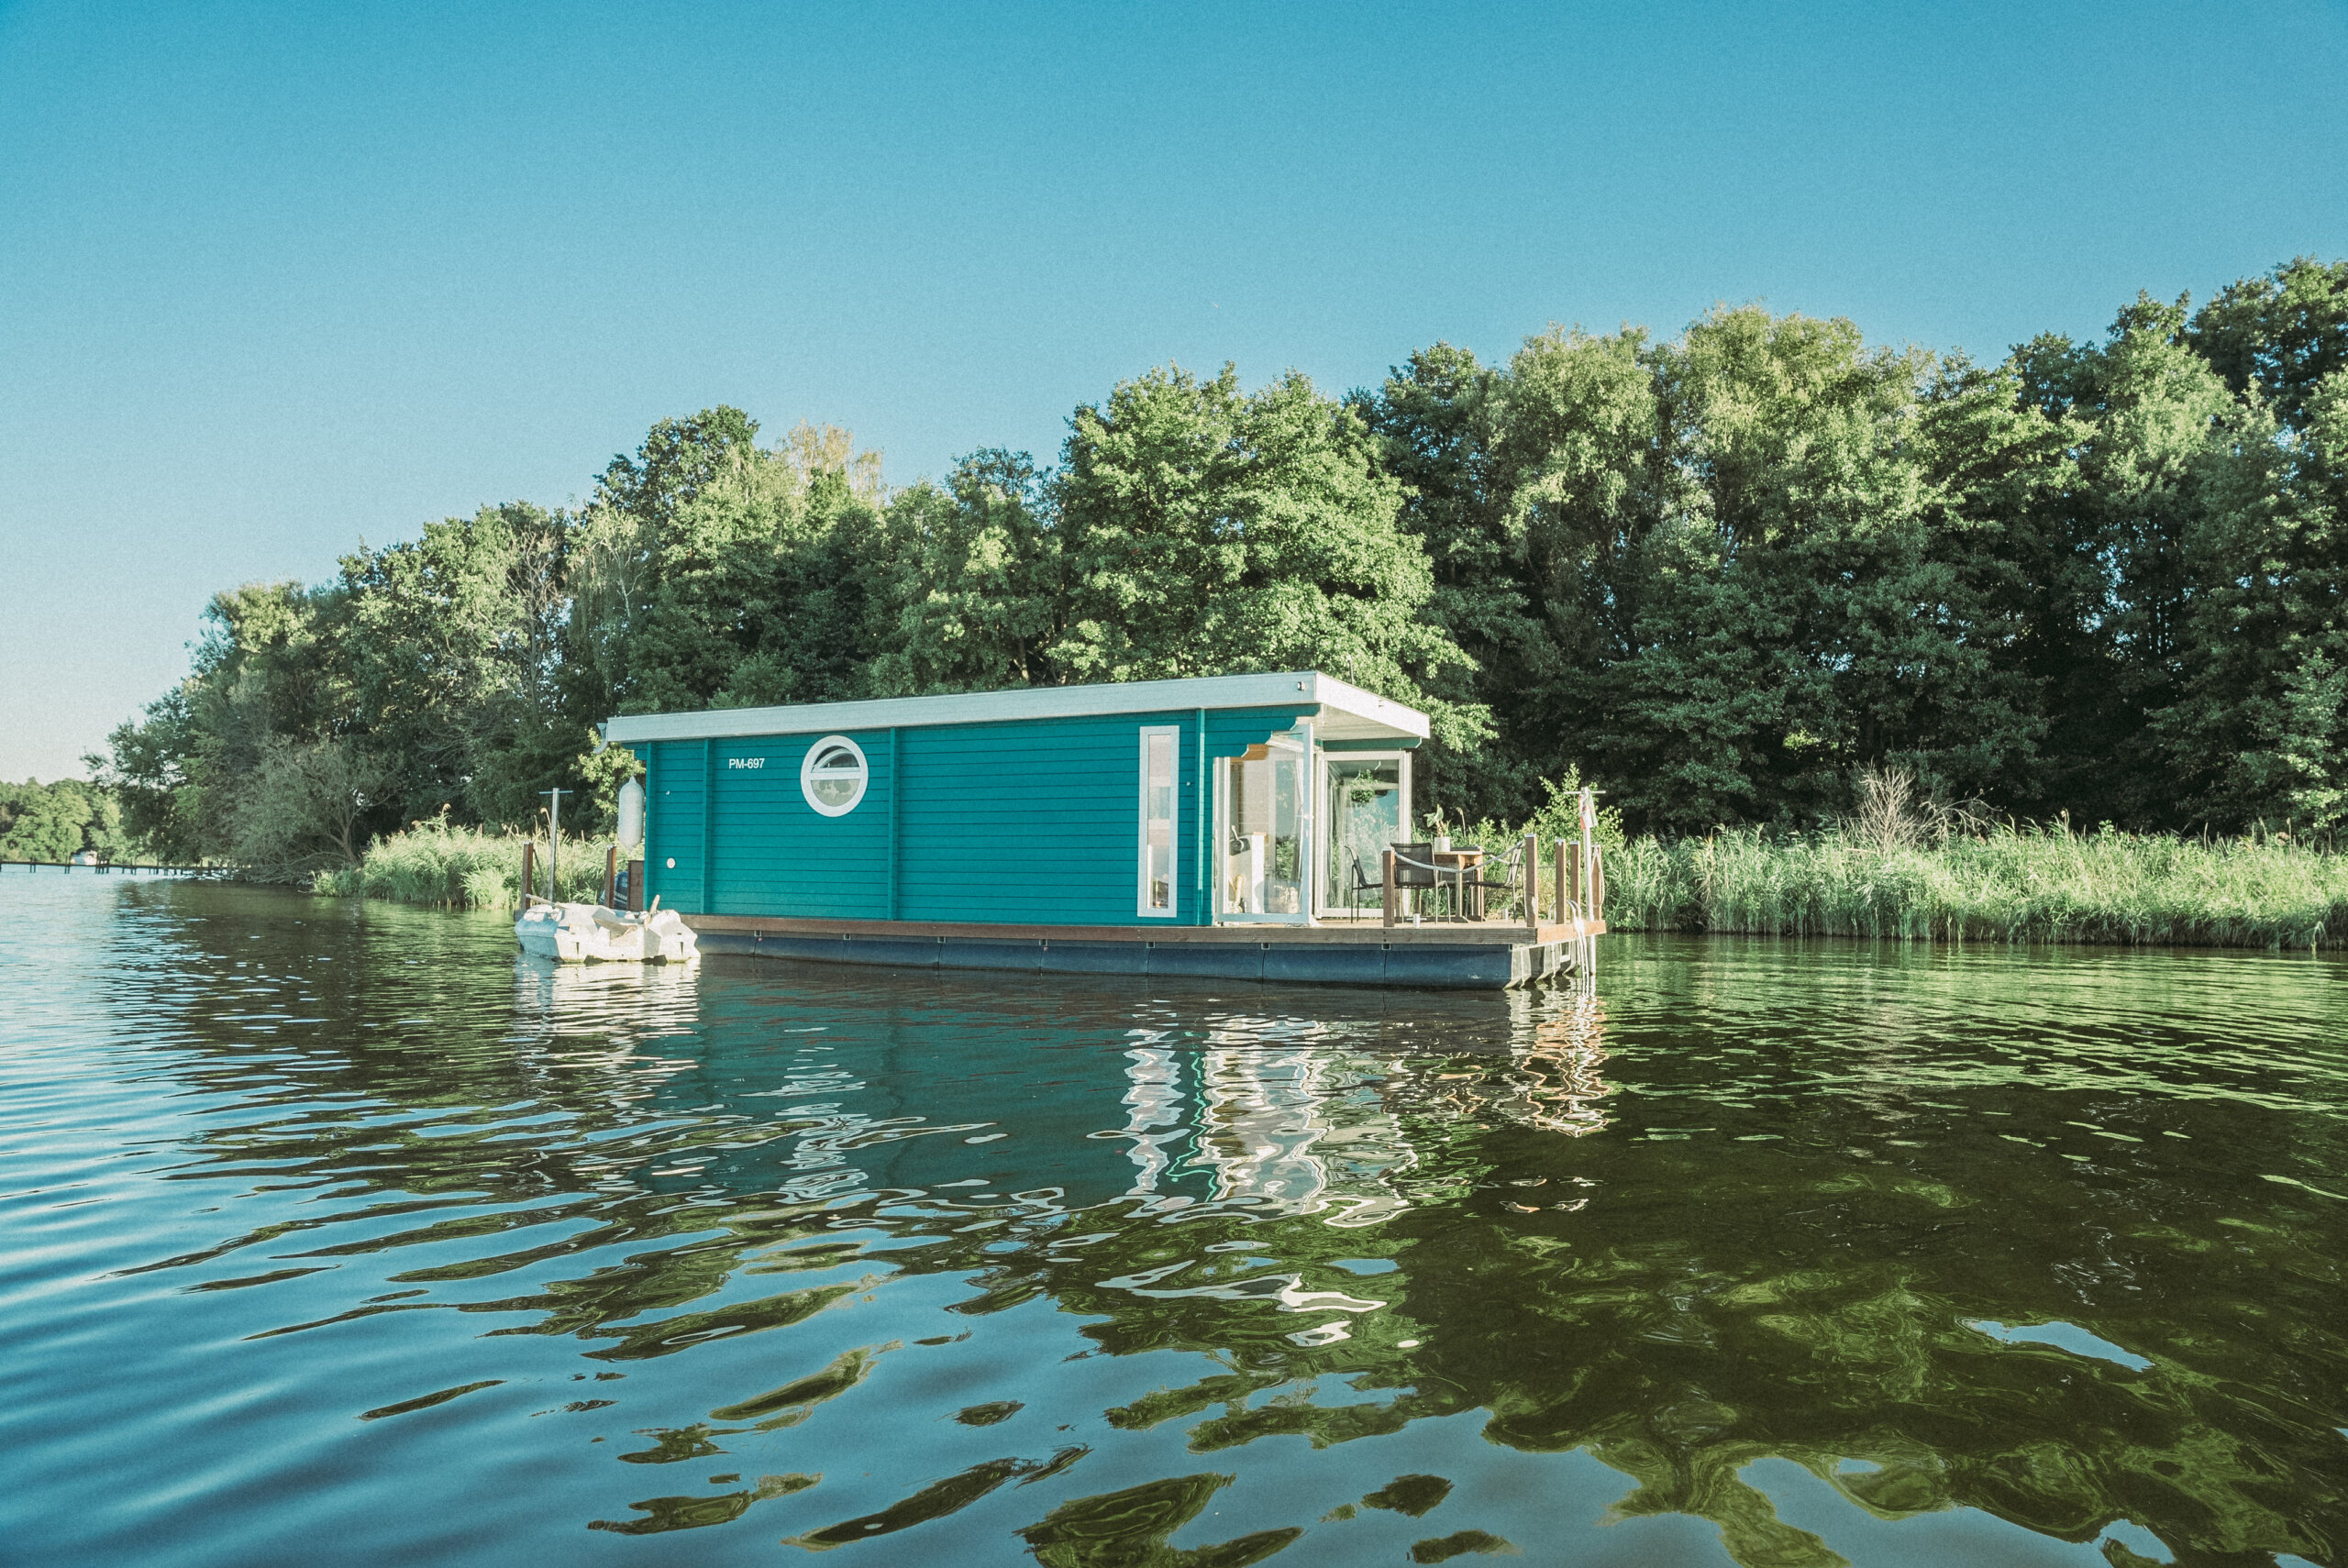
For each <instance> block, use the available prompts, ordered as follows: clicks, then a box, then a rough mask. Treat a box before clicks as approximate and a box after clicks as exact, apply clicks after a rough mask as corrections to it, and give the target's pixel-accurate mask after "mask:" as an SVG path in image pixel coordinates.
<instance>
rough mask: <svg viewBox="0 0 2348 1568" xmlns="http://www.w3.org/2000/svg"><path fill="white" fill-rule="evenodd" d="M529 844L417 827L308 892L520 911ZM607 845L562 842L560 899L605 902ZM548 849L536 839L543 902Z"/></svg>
mask: <svg viewBox="0 0 2348 1568" xmlns="http://www.w3.org/2000/svg"><path fill="white" fill-rule="evenodd" d="M526 842H527V841H526V840H525V839H524V837H523V836H522V835H521V834H505V833H484V832H482V830H481V829H479V828H463V827H450V826H449V824H448V823H445V822H438V821H433V822H425V823H416V824H415V826H414V827H411V828H409V829H407V830H406V831H405V832H404V833H396V834H392V835H391V836H390V837H388V838H379V839H377V840H376V841H375V842H374V843H373V844H372V845H369V846H368V849H367V854H366V856H364V857H363V858H362V859H361V860H360V864H359V866H358V867H356V868H355V869H345V870H335V871H321V872H319V873H318V875H317V877H316V878H315V879H314V880H313V881H312V883H311V890H312V891H314V892H319V893H331V894H338V895H339V896H341V897H344V898H370V899H389V900H393V901H395V902H398V903H404V904H438V905H442V906H451V907H455V908H459V909H482V910H510V909H517V908H519V907H520V906H521V902H522V845H524V844H525V843H526ZM611 843H612V841H611V840H609V839H574V838H568V837H566V838H565V839H564V840H563V841H562V854H561V856H559V861H558V871H559V875H560V878H561V882H560V890H559V893H558V895H557V896H558V897H559V898H560V899H563V900H575V901H579V902H585V903H593V902H594V901H595V900H599V899H601V898H602V897H603V896H604V851H605V850H606V849H608V848H610V847H611ZM546 850H547V846H546V842H545V841H544V840H543V839H541V840H540V841H539V842H538V856H537V884H538V885H537V887H536V888H534V889H531V891H533V892H535V893H537V894H538V895H540V896H541V897H543V896H544V895H545V893H546V877H547V860H546Z"/></svg>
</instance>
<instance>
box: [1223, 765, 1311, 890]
mask: <svg viewBox="0 0 2348 1568" xmlns="http://www.w3.org/2000/svg"><path fill="white" fill-rule="evenodd" d="M1304 756H1305V749H1304V746H1303V745H1301V744H1300V743H1298V742H1295V741H1290V740H1287V739H1286V738H1285V737H1282V738H1280V739H1275V740H1273V741H1272V742H1270V743H1268V745H1257V746H1250V747H1249V748H1248V749H1247V752H1246V755H1245V756H1234V757H1227V758H1225V759H1224V761H1223V762H1222V764H1221V765H1220V766H1219V767H1218V768H1217V770H1216V771H1217V773H1218V774H1219V775H1220V777H1219V778H1218V779H1217V784H1218V794H1219V796H1220V798H1221V800H1222V802H1223V818H1224V831H1223V834H1222V840H1223V854H1222V856H1221V860H1222V864H1221V867H1220V870H1219V873H1218V875H1217V876H1216V878H1215V886H1216V903H1215V907H1216V912H1218V913H1220V914H1224V915H1242V916H1246V915H1253V916H1257V917H1261V918H1265V919H1273V920H1277V919H1279V918H1281V917H1284V916H1285V917H1288V918H1290V919H1294V920H1298V921H1301V920H1302V919H1304V917H1305V907H1304V901H1305V896H1306V888H1305V881H1304V877H1305V848H1306V845H1305V823H1306V822H1307V821H1308V820H1309V818H1310V816H1311V810H1310V804H1311V803H1310V799H1309V796H1308V794H1307V792H1306V787H1305V781H1304V778H1305V775H1304V766H1305V765H1304Z"/></svg>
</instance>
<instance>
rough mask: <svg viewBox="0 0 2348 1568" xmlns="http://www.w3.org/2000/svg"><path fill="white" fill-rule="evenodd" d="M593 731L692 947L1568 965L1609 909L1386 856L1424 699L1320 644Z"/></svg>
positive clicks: (1265, 962)
mask: <svg viewBox="0 0 2348 1568" xmlns="http://www.w3.org/2000/svg"><path fill="white" fill-rule="evenodd" d="M604 733H605V736H606V738H607V739H609V740H611V741H612V742H614V743H615V744H619V745H627V746H630V747H632V748H633V749H634V750H635V751H636V752H637V755H638V756H641V757H643V758H644V759H645V760H646V763H647V767H648V777H647V779H646V801H647V808H648V809H647V813H646V815H647V821H646V824H645V847H644V850H643V863H642V864H643V868H644V869H643V874H642V878H641V880H640V881H639V882H638V883H637V886H638V888H639V889H640V892H639V894H638V896H637V900H636V901H637V902H641V901H642V900H644V899H646V898H648V897H654V896H657V897H658V898H659V900H660V903H661V905H662V907H663V908H667V909H671V910H675V911H678V912H679V913H681V914H682V915H683V916H684V917H685V918H686V921H687V923H689V924H690V925H692V928H693V929H694V931H695V932H696V933H698V934H699V937H700V940H701V945H702V947H703V951H705V952H728V951H733V952H747V953H759V954H768V955H775V956H779V957H792V958H817V959H826V960H831V961H836V962H846V963H864V964H887V965H910V966H946V967H956V968H1010V969H1024V970H1030V971H1039V972H1071V973H1073V972H1091V973H1103V972H1106V973H1127V974H1139V975H1191V976H1202V977H1213V978H1224V979H1257V980H1272V981H1329V982H1340V983H1351V984H1368V985H1406V986H1457V987H1490V988H1499V987H1505V986H1510V985H1515V984H1521V983H1523V982H1524V981H1526V980H1530V979H1535V978H1540V977H1545V976H1547V975H1552V974H1556V973H1558V972H1559V971H1561V970H1564V969H1567V968H1571V967H1574V966H1576V965H1577V963H1578V964H1580V965H1581V966H1583V967H1584V968H1585V969H1586V967H1587V962H1588V954H1589V940H1588V939H1589V937H1591V936H1594V935H1595V934H1596V933H1598V932H1599V931H1601V930H1602V929H1603V927H1602V925H1600V923H1599V922H1596V921H1594V920H1590V919H1578V918H1566V919H1562V920H1552V921H1550V922H1546V923H1544V922H1540V921H1539V920H1538V918H1537V916H1538V914H1539V913H1540V912H1541V911H1540V909H1539V906H1540V905H1541V904H1542V903H1543V902H1544V901H1545V900H1542V899H1541V898H1540V896H1539V892H1538V889H1537V888H1535V887H1534V886H1533V885H1534V884H1537V883H1538V882H1539V880H1540V878H1539V877H1538V875H1537V874H1536V868H1535V867H1534V866H1533V863H1532V861H1533V857H1532V856H1531V855H1530V854H1529V853H1527V854H1523V855H1519V856H1516V857H1515V859H1514V860H1511V859H1509V857H1508V856H1507V855H1505V854H1503V855H1499V856H1479V857H1477V858H1476V867H1474V868H1481V869H1482V870H1483V871H1484V872H1485V873H1486V874H1479V875H1472V876H1471V875H1468V874H1467V872H1464V871H1462V870H1460V869H1458V868H1457V866H1455V867H1454V868H1453V869H1452V871H1451V873H1450V877H1449V881H1450V882H1451V883H1452V884H1453V885H1452V886H1444V885H1443V884H1444V883H1445V872H1444V871H1443V870H1442V869H1440V868H1438V869H1436V870H1434V871H1433V872H1432V873H1425V872H1422V871H1421V868H1422V867H1424V866H1426V864H1427V862H1425V861H1422V860H1419V859H1417V858H1416V857H1414V856H1410V855H1408V854H1405V855H1404V856H1402V857H1401V860H1402V867H1401V869H1400V870H1397V869H1395V858H1394V856H1393V855H1392V854H1390V852H1391V851H1393V850H1394V849H1395V847H1396V846H1397V845H1402V844H1404V843H1405V842H1406V841H1407V840H1408V839H1409V837H1410V834H1409V828H1410V824H1411V823H1412V811H1411V761H1412V752H1413V751H1414V750H1415V749H1416V748H1417V747H1418V746H1419V745H1420V744H1421V743H1422V742H1423V741H1424V740H1425V739H1426V736H1427V719H1426V715H1425V714H1423V713H1421V712H1416V711H1415V710H1412V709H1410V708H1406V707H1403V706H1402V705H1401V704H1400V703H1397V702H1390V701H1387V700H1386V699H1384V698H1382V697H1379V696H1377V695H1376V694H1374V693H1372V692H1368V691H1365V690H1361V689H1359V688H1358V687H1354V686H1350V685H1347V684H1346V682H1344V681H1341V680H1336V679H1332V678H1330V677H1328V676H1326V675H1321V674H1317V673H1313V672H1310V671H1307V672H1302V673H1291V674H1278V675H1231V676H1219V677H1213V678H1210V679H1192V680H1156V681H1135V682H1128V683H1123V684H1114V685H1100V686H1058V687H1038V688H1031V689H1026V690H1013V691H990V692H974V693H968V694H961V695H954V696H939V697H906V698H894V699H888V700H884V701H860V702H825V703H814V704H808V705H804V706H794V707H781V708H733V709H721V710H714V711H710V712H696V713H657V714H641V715H636V716H632V717H623V718H615V719H613V720H612V721H611V722H610V723H608V724H607V725H606V726H605V731H604ZM1421 853H1422V854H1423V853H1425V852H1424V851H1421ZM1451 858H1452V859H1453V860H1454V861H1455V862H1457V863H1458V864H1459V865H1465V864H1466V862H1465V861H1463V860H1461V858H1460V857H1459V856H1452V857H1451ZM1520 863H1521V864H1520ZM1560 864H1561V865H1562V861H1561V862H1560ZM1507 867H1516V873H1517V874H1520V875H1521V880H1522V882H1523V884H1525V886H1524V887H1523V889H1520V891H1519V892H1518V894H1517V895H1515V896H1513V897H1512V896H1510V895H1509V894H1508V893H1507V892H1506V891H1505V890H1504V889H1502V890H1501V895H1500V897H1499V898H1498V899H1497V900H1493V899H1491V898H1490V891H1489V890H1490V889H1499V888H1501V883H1500V882H1498V881H1497V879H1496V878H1494V877H1493V876H1491V875H1490V874H1489V872H1490V870H1493V869H1506V868H1507ZM1474 868H1471V869H1474ZM1414 872H1419V873H1420V875H1419V877H1418V880H1417V884H1416V885H1415V886H1413V885H1412V884H1413V873H1414ZM1429 883H1432V884H1434V885H1432V886H1430V885H1428V884H1429ZM1471 889H1472V890H1471ZM1566 891H1567V889H1565V888H1564V886H1563V885H1562V883H1560V885H1559V886H1558V888H1557V892H1558V893H1559V894H1561V895H1562V894H1563V893H1565V892H1566ZM1414 899H1415V900H1422V901H1423V902H1425V903H1426V904H1427V905H1428V906H1429V908H1428V909H1427V910H1417V909H1413V908H1412V907H1411V903H1412V900H1414ZM1479 900H1481V901H1479ZM1547 901H1548V902H1550V903H1552V904H1553V905H1554V906H1555V907H1554V909H1553V910H1552V911H1551V912H1553V913H1556V914H1560V915H1564V916H1567V917H1573V916H1579V915H1582V914H1583V913H1585V912H1586V911H1588V909H1589V900H1586V899H1583V900H1574V899H1567V898H1563V897H1559V898H1556V899H1554V900H1547ZM1487 907H1491V908H1492V909H1493V910H1494V913H1493V914H1491V915H1490V916H1487V915H1486V914H1485V909H1486V908H1487ZM1444 911H1448V912H1449V914H1450V916H1451V917H1452V918H1438V919H1434V920H1432V921H1430V919H1429V918H1428V916H1429V913H1430V912H1434V913H1438V914H1440V913H1442V912H1444ZM1467 916H1475V917H1479V918H1464V917H1467Z"/></svg>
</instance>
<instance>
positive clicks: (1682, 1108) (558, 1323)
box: [0, 873, 2348, 1568]
mask: <svg viewBox="0 0 2348 1568" xmlns="http://www.w3.org/2000/svg"><path fill="white" fill-rule="evenodd" d="M1603 945H1604V959H1603V965H1602V973H1601V978H1600V988H1599V995H1598V997H1597V999H1595V1000H1594V1001H1593V1000H1590V999H1577V998H1575V997H1573V996H1572V995H1570V994H1567V993H1563V992H1552V993H1546V994H1538V995H1533V996H1507V997H1501V996H1440V995H1419V996H1413V995H1410V994H1404V993H1393V994H1387V993H1367V992H1357V991H1346V990H1335V989H1324V990H1280V989H1275V988H1254V987H1236V986H1230V985H1223V986H1216V985H1211V984H1210V985H1199V986H1191V987H1184V988H1175V987H1173V986H1171V985H1169V984H1168V983H1167V982H1155V983H1148V982H1139V981H1127V980H1120V981H1114V982H1108V981H1103V982H1100V983H1090V982H1084V981H1079V980H1073V979H1067V978H1053V979H1051V980H1049V981H1047V982H1037V981H1036V980H1033V979H1024V980H1003V979H1000V978H995V977H984V976H980V977H958V976H954V975H945V976H935V975H933V976H925V977H905V976H896V975H889V974H885V973H881V972H858V971H854V970H847V969H835V968H824V967H802V966H791V965H784V964H779V963H773V962H762V961H759V960H755V959H734V960H728V959H723V958H718V959H712V960H709V961H708V962H706V963H705V964H704V965H703V966H702V968H701V970H700V971H699V972H698V973H697V974H694V975H683V974H678V973H670V972H667V971H659V970H655V971H650V972H645V973H635V972H628V971H593V972H581V971H570V972H562V973H557V972H554V971H553V970H551V969H550V968H546V967H538V966H531V965H528V964H526V963H523V962H520V961H518V960H517V959H516V957H515V955H514V953H513V950H512V938H511V928H510V925H509V923H508V922H505V921H504V920H501V919H498V918H493V917H477V916H466V915H453V914H446V913H437V912H430V911H414V910H404V909H398V908H392V907H386V906H383V905H371V906H363V907H362V906H359V905H352V904H343V903H337V902H332V901H327V900H311V899H307V898H304V897H300V896H295V895H290V894H271V893H262V892H254V891H246V890H238V889H220V888H207V887H200V886H188V885H172V884H166V883H161V882H153V881H149V882H136V881H132V880H130V879H128V878H98V877H94V876H89V875H86V874H85V875H83V876H81V877H79V878H72V877H66V876H61V875H58V874H55V873H50V874H47V875H45V876H27V875H25V874H22V873H10V874H7V875H6V876H5V878H0V965H5V971H4V972H5V978H0V1206H4V1207H0V1224H5V1231H0V1235H5V1237H6V1248H5V1253H0V1344H5V1345H6V1347H7V1360H6V1373H7V1379H8V1386H7V1393H8V1397H7V1398H6V1401H5V1402H0V1465H5V1470H0V1474H5V1478H6V1480H5V1485H0V1543H4V1544H0V1557H5V1558H6V1560H8V1561H12V1562H25V1563H41V1564H54V1563H100V1562H103V1563H132V1562H135V1563H138V1564H141V1565H142V1568H155V1565H170V1568H176V1565H182V1564H214V1563H217V1564H237V1565H239V1568H243V1565H251V1564H275V1563H302V1564H316V1563H320V1562H409V1563H439V1562H450V1563H476V1562H478V1563H494V1564H515V1563H538V1562H544V1563H586V1564H604V1563H609V1564H616V1565H627V1568H635V1565H638V1564H643V1565H650V1564H693V1565H707V1564H728V1563H741V1562H777V1561H784V1562H789V1561H797V1560H799V1554H800V1553H801V1552H803V1551H817V1550H823V1549H826V1548H833V1547H845V1548H846V1549H847V1550H848V1551H849V1552H850V1557H849V1558H848V1559H847V1561H849V1562H869V1563H874V1564H879V1563H895V1562H935V1563H941V1564H945V1563H952V1564H960V1563H980V1564H984V1563H994V1562H1004V1563H1017V1562H1031V1561H1036V1560H1040V1561H1041V1562H1044V1563H1047V1564H1050V1565H1052V1568H1142V1565H1170V1564H1184V1565H1188V1568H1210V1565H1213V1568H1234V1565H1236V1564H1243V1563H1251V1562H1260V1561H1267V1560H1269V1561H1274V1562H1278V1563H1279V1564H1280V1568H1300V1565H1302V1564H1306V1563H1323V1564H1347V1565H1351V1564H1361V1563H1379V1562H1394V1563H1405V1562H1438V1561H1445V1560H1454V1561H1459V1562H1476V1561H1480V1560H1482V1559H1480V1558H1479V1556H1478V1555H1477V1553H1479V1551H1494V1552H1499V1551H1509V1550H1514V1551H1518V1552H1521V1553H1522V1556H1523V1560H1524V1561H1528V1562H1560V1563H1574V1564H1604V1563H1623V1564H1631V1563H1637V1564H1678V1563H1726V1562H1734V1563H1741V1564H1745V1565H1748V1568H1763V1565H1767V1568H1791V1565H1807V1564H1833V1563H1840V1562H1855V1563H1866V1564H1874V1563H1891V1564H1911V1563H1912V1564H1919V1565H1922V1564H1950V1563H1976V1562H1978V1563H1999V1564H2034V1563H2050V1564H2051V1563H2069V1564H2079V1565H2081V1568H2088V1565H2104V1564H2111V1565H2117V1568H2133V1565H2136V1564H2141V1563H2144V1562H2178V1563H2210V1564H2218V1563H2223V1564H2247V1563H2268V1562H2315V1563H2320V1564H2326V1565H2334V1564H2340V1563H2342V1562H2348V1432H2343V1430H2342V1428H2343V1427H2348V1301H2343V1297H2342V1256H2343V1246H2342V1243H2343V1242H2348V1196H2343V1195H2348V1115H2343V1104H2342V1102H2343V1099H2344V1098H2348V1048H2344V1047H2343V1043H2342V1041H2343V1030H2342V1025H2343V1021H2348V969H2343V967H2342V965H2340V964H2339V963H2336V962H2333V961H2331V960H2319V959H2311V958H2309V957H2306V956H2283V955H2257V954H2241V953H2227V954H2206V953H2175V954H2167V953H2155V954H2144V953H2112V952H2107V951H2089V950H2058V951H2041V952H2037V953H2024V954H2013V953H2008V952H2005V951H2002V950H1994V949H1977V950H1974V951H1969V952H1963V953H1949V952H1945V951H1941V952H1906V953H1903V952H1900V951H1899V950H1897V949H1889V948H1884V949H1877V948H1872V947H1863V946H1852V945H1841V944H1790V943H1788V944H1773V943H1748V942H1744V941H1736V940H1728V941H1711V942H1700V941H1693V940H1678V939H1642V938H1610V939H1608V940H1607V941H1606V943H1605V944H1603Z"/></svg>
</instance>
